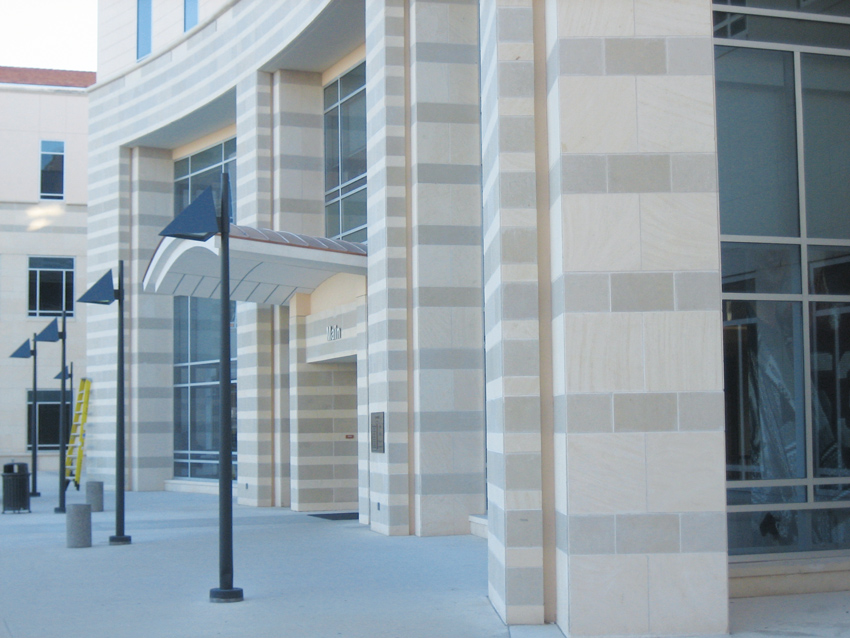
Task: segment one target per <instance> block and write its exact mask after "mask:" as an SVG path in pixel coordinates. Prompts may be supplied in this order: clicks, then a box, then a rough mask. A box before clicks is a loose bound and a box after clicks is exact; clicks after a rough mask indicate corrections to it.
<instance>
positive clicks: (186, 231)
mask: <svg viewBox="0 0 850 638" xmlns="http://www.w3.org/2000/svg"><path fill="white" fill-rule="evenodd" d="M217 232H219V227H218V218H217V216H216V211H215V202H214V201H213V195H212V187H210V186H207V187H206V188H205V189H204V191H203V192H202V193H201V194H200V195H198V196H197V197H196V198H195V201H193V202H192V203H191V204H189V205H188V206H187V207H186V208H184V209H183V210H182V211H181V212H180V214H179V215H177V217H175V218H174V220H173V221H172V222H171V223H170V224H168V226H166V227H165V228H163V229H162V231H161V232H160V233H159V234H160V235H162V236H163V237H177V238H178V239H193V240H195V241H206V240H208V239H209V238H210V237H212V236H213V235H215V234H216V233H217Z"/></svg>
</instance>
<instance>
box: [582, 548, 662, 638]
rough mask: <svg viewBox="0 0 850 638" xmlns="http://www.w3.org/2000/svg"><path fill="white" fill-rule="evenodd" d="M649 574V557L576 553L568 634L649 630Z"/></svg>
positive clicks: (630, 632) (620, 632) (633, 632)
mask: <svg viewBox="0 0 850 638" xmlns="http://www.w3.org/2000/svg"><path fill="white" fill-rule="evenodd" d="M647 573H648V564H647V558H646V556H573V557H572V558H571V559H570V570H569V592H570V614H569V634H568V635H574V636H582V635H595V636H599V635H621V634H645V633H647V632H648V631H649V614H648V601H649V592H648V587H647Z"/></svg>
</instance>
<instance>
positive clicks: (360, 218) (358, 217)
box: [342, 188, 366, 233]
mask: <svg viewBox="0 0 850 638" xmlns="http://www.w3.org/2000/svg"><path fill="white" fill-rule="evenodd" d="M365 225H366V189H365V188H364V189H363V190H360V191H357V192H356V193H352V194H351V195H349V196H348V197H346V198H345V199H343V200H342V232H343V233H347V232H348V231H350V230H354V229H356V228H360V227H361V226H365Z"/></svg>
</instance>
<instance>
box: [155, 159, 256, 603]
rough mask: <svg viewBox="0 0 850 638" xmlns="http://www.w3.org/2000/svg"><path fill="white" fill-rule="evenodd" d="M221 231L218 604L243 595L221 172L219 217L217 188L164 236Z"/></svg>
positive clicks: (226, 198) (202, 237)
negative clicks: (236, 557) (236, 547)
mask: <svg viewBox="0 0 850 638" xmlns="http://www.w3.org/2000/svg"><path fill="white" fill-rule="evenodd" d="M216 233H220V234H221V253H220V255H221V288H220V297H221V357H220V358H221V369H220V372H219V394H220V397H219V399H220V410H219V428H220V430H219V437H220V441H219V451H218V468H219V469H218V558H219V586H218V587H216V588H213V589H211V590H210V601H211V602H214V603H226V602H238V601H240V600H242V598H243V596H242V589H241V588H239V587H234V586H233V467H232V458H233V443H232V440H231V437H232V435H233V434H232V433H233V425H232V415H231V413H230V406H231V401H230V248H229V240H230V182H229V180H228V174H227V173H224V174H223V175H222V176H221V208H220V211H219V214H218V218H216V210H215V202H214V201H213V195H212V188H210V187H207V188H206V189H205V190H204V191H203V192H202V193H201V194H200V195H198V197H197V198H196V199H195V200H194V201H193V202H192V203H191V204H189V205H188V206H187V207H186V208H184V209H183V211H182V212H181V213H180V214H179V215H177V216H176V217H175V218H174V221H172V222H171V223H170V224H169V225H168V226H166V227H165V228H164V229H163V231H162V232H161V233H160V235H162V236H164V237H176V238H179V239H191V240H194V241H206V240H207V239H209V238H210V237H212V236H213V235H215V234H216Z"/></svg>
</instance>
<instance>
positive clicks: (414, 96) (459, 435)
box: [408, 0, 485, 536]
mask: <svg viewBox="0 0 850 638" xmlns="http://www.w3.org/2000/svg"><path fill="white" fill-rule="evenodd" d="M477 17H478V6H477V2H476V0H468V1H465V2H457V1H452V2H446V1H444V0H415V1H413V2H411V3H410V15H409V19H410V41H409V42H408V47H409V51H410V113H411V115H410V136H411V143H410V163H411V164H410V172H411V176H410V182H411V185H410V196H411V220H412V221H411V223H412V228H411V258H412V263H411V286H412V290H411V292H412V308H411V310H412V314H411V320H412V337H413V341H412V344H411V345H412V350H413V361H412V364H413V379H412V381H413V391H414V407H413V409H414V412H413V418H414V441H413V443H414V447H413V458H414V472H415V490H414V499H415V500H414V508H415V532H416V534H418V535H423V536H427V535H436V534H464V533H467V532H468V531H469V515H470V514H480V513H482V512H484V510H485V502H484V498H485V497H484V485H485V479H484V351H483V341H484V339H483V321H482V313H481V304H482V286H481V260H482V257H481V203H480V202H481V199H480V192H481V159H480V152H479V149H480V142H479V129H480V122H479V110H480V109H479V100H478V20H477Z"/></svg>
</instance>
